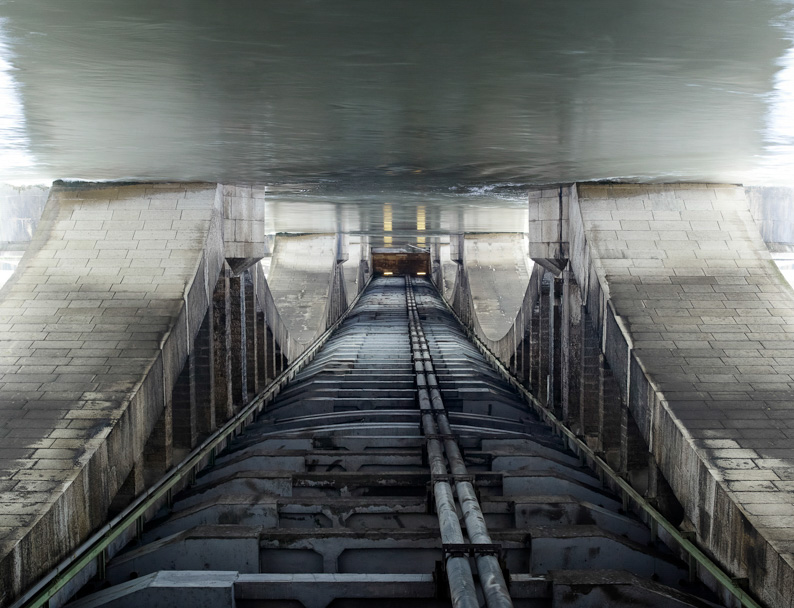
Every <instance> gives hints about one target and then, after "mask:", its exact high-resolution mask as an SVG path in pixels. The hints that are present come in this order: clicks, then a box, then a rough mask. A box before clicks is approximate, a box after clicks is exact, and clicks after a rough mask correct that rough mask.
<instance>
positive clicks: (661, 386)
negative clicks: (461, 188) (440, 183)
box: [0, 182, 794, 608]
mask: <svg viewBox="0 0 794 608" xmlns="http://www.w3.org/2000/svg"><path fill="white" fill-rule="evenodd" d="M45 195H46V196H41V197H39V196H38V195H37V197H36V201H35V203H36V206H38V208H39V209H40V216H39V217H36V218H34V220H32V222H33V223H35V222H38V226H37V227H34V228H35V229H31V230H30V233H32V237H31V238H30V240H29V241H27V242H21V241H20V242H19V244H18V245H16V246H17V247H18V248H19V250H20V251H21V252H22V254H21V258H17V259H18V260H19V261H18V263H17V265H16V266H15V268H14V269H13V270H12V272H11V277H10V279H9V280H8V282H7V283H6V284H5V285H4V286H3V287H2V291H0V318H1V319H2V321H3V323H2V324H0V338H2V342H1V344H2V349H3V350H2V353H3V354H2V357H3V358H2V365H3V367H2V371H3V376H2V382H0V404H2V405H3V407H2V408H0V421H1V422H2V425H3V426H2V433H3V437H2V439H3V446H4V447H3V448H2V452H0V456H2V457H3V466H4V467H5V468H4V469H2V471H3V475H4V479H3V480H2V483H0V505H2V509H3V513H2V514H1V515H0V522H2V524H3V525H2V526H0V539H1V540H2V545H0V548H2V553H0V582H1V584H0V591H1V592H2V593H0V601H2V604H3V606H13V607H14V608H23V607H25V608H27V607H38V606H42V605H44V604H48V605H49V606H50V607H52V608H55V607H59V606H64V605H68V606H75V607H89V606H91V607H93V606H117V607H126V606H134V605H135V606H137V605H139V604H143V605H153V606H157V605H167V606H196V605H198V606H201V605H213V606H216V605H220V606H289V607H298V608H300V607H301V606H303V607H306V608H322V607H326V606H368V605H371V604H372V603H374V602H378V604H379V605H380V604H384V605H386V606H418V605H423V606H425V605H428V606H454V607H474V606H488V607H489V608H493V607H496V606H498V607H503V606H505V607H506V606H511V605H512V606H547V607H559V606H572V607H580V606H581V607H589V606H602V605H610V606H637V605H644V606H729V607H733V606H740V605H742V606H749V607H755V606H761V605H768V606H788V605H789V604H790V603H791V599H792V597H794V596H792V595H791V594H789V593H788V591H787V589H789V588H790V585H789V581H790V573H789V570H788V569H787V568H786V567H785V566H786V564H787V563H788V561H787V560H788V556H789V553H788V549H789V548H790V543H788V542H787V541H786V538H787V537H786V534H787V533H788V531H789V529H790V526H789V525H788V523H789V522H788V520H787V518H786V516H785V515H780V514H778V515H770V514H774V513H784V512H785V505H786V504H788V503H787V501H789V500H790V493H791V490H790V487H789V485H788V482H787V481H786V480H787V479H788V477H787V475H790V470H789V468H788V465H787V463H786V461H785V460H784V459H782V457H781V454H783V452H781V451H780V449H778V448H776V447H775V446H776V444H775V442H776V441H777V442H778V444H777V445H782V444H784V443H785V433H786V430H785V429H787V427H786V424H788V423H789V422H790V421H788V419H787V418H786V415H787V414H788V412H789V411H790V408H788V407H787V404H788V403H789V396H790V391H789V386H788V384H785V383H782V382H780V381H779V380H778V378H788V377H790V374H792V373H794V369H792V365H793V364H792V362H791V359H790V358H788V357H786V356H785V354H786V344H787V343H786V341H785V339H784V338H785V337H786V332H785V331H781V330H785V329H786V328H787V327H789V326H794V318H791V310H794V307H790V306H788V304H789V303H791V302H792V301H794V298H792V293H791V287H790V286H789V285H788V284H787V282H786V281H785V279H784V278H783V275H782V274H781V272H780V271H779V270H778V266H777V265H776V264H775V261H774V259H773V257H772V253H771V252H772V251H774V250H775V249H776V248H777V249H783V248H784V245H785V243H784V242H783V241H781V239H785V238H787V237H786V234H785V231H784V230H781V229H779V228H780V227H781V226H783V225H784V221H785V217H786V209H788V208H789V207H790V204H789V200H790V199H788V198H785V197H783V198H781V197H780V192H778V191H769V190H766V189H754V188H745V187H741V186H733V185H708V186H707V185H691V184H663V185H630V184H623V185H618V184H570V185H565V186H558V187H554V188H533V189H529V191H528V192H524V193H523V195H522V196H525V197H526V198H525V199H524V200H523V201H522V202H521V204H520V205H518V204H516V205H515V207H514V208H513V209H512V210H511V209H506V210H503V211H502V212H501V213H500V217H502V218H503V219H502V220H501V222H502V223H500V224H497V223H494V219H493V218H492V217H490V216H489V217H487V218H486V220H487V221H483V219H482V218H483V216H478V215H477V214H478V213H479V211H477V210H475V211H465V209H466V208H465V207H463V206H461V209H459V210H458V211H460V214H464V211H465V213H472V214H474V215H473V218H474V219H471V220H470V221H469V224H468V225H469V227H479V228H481V230H472V231H465V232H463V231H461V232H445V231H446V230H447V229H448V227H449V226H452V227H454V221H452V220H454V219H455V218H454V216H450V213H449V211H448V210H446V207H444V205H447V204H448V201H447V200H446V199H443V205H439V206H436V207H434V206H433V205H431V204H430V203H431V202H432V199H431V198H429V197H425V198H424V199H418V200H417V199H412V202H410V201H403V202H402V203H401V206H400V207H399V208H398V209H399V211H400V213H399V214H395V209H393V208H392V207H391V206H390V205H391V203H383V204H382V205H381V204H380V203H378V207H375V209H377V210H378V211H379V213H378V214H377V215H375V214H374V212H372V209H370V210H369V211H367V210H366V209H364V210H362V211H361V213H362V217H364V216H365V214H364V211H367V212H368V213H370V215H369V216H368V219H366V218H365V219H366V222H364V221H363V220H362V221H360V222H358V223H357V224H355V226H356V228H355V229H351V228H345V227H344V226H343V223H344V222H343V220H344V221H351V220H350V218H347V219H345V217H344V210H343V209H341V208H340V207H338V206H337V207H331V213H328V214H327V218H328V220H329V222H328V223H329V224H331V225H337V226H339V227H340V228H344V229H343V230H340V231H338V232H333V231H317V232H314V233H305V232H296V231H291V230H289V229H283V228H285V226H283V225H281V226H279V225H268V224H267V222H266V217H268V216H267V214H268V213H272V214H273V215H274V216H276V218H277V217H278V214H277V213H276V212H277V211H278V198H279V193H278V192H273V193H270V194H267V189H266V188H265V187H258V186H239V185H224V184H213V183H203V182H202V183H174V182H166V183H154V182H145V183H134V184H116V183H89V182H69V183H67V182H56V183H54V184H53V185H52V187H51V188H49V189H48V190H47V192H46V193H45ZM268 197H270V198H269V199H268ZM42 198H46V201H44V202H42V200H41V199H42ZM268 200H270V202H269V203H268ZM291 204H294V203H291ZM411 205H413V206H411ZM42 207H43V209H42ZM640 207H642V211H634V212H632V213H634V214H635V215H636V214H640V215H641V214H646V215H647V214H650V217H653V214H658V217H666V218H670V217H673V216H674V215H677V217H679V218H682V219H679V220H672V219H665V220H662V219H660V220H643V221H644V222H645V223H646V224H648V226H649V230H648V231H647V234H645V233H642V231H640V230H637V228H638V224H636V223H635V222H637V221H639V222H640V223H642V221H640V220H631V221H629V220H626V221H625V222H626V223H625V227H624V228H625V229H624V228H623V227H622V226H623V223H622V222H624V220H617V219H614V220H605V219H604V217H606V216H608V215H609V216H612V217H620V216H621V215H623V214H625V213H629V211H625V209H639V208H640ZM704 207H708V209H707V210H705V211H704ZM317 209H322V208H321V207H319V206H318V207H316V208H315V210H317ZM268 210H269V211H268ZM704 213H708V214H710V215H711V216H713V217H718V218H720V219H719V221H720V222H721V224H720V225H722V226H723V228H724V229H723V230H703V227H704V225H703V224H701V223H700V222H704V221H706V220H696V219H691V218H696V217H703V214H704ZM445 214H446V215H445ZM612 214H614V216H613V215H612ZM31 215H35V214H34V213H32V212H31ZM286 215H287V217H289V214H286ZM478 217H479V218H480V219H479V220H478ZM135 218H137V219H135ZM505 218H506V219H505ZM683 218H688V219H683ZM302 221H305V218H304V219H302ZM147 222H152V223H150V224H148V225H147ZM478 222H479V223H478ZM649 222H653V223H649ZM165 223H167V224H168V225H169V226H170V228H169V229H167V230H166V229H165V228H157V226H161V227H162V226H164V225H165ZM351 223H352V222H351ZM134 226H142V227H143V228H142V229H140V230H138V231H137V232H135V231H134V232H132V233H130V228H131V227H134ZM362 226H363V227H364V228H366V230H361V227H362ZM516 226H520V227H521V231H519V232H516V231H514V230H515V227H516ZM651 226H653V229H650V227H651ZM605 227H610V228H611V229H610V231H609V232H610V235H609V238H608V239H607V238H605V237H604V231H605ZM279 228H281V229H279ZM286 228H289V227H288V226H286ZM667 229H669V230H667ZM612 232H614V235H612V234H611V233H612ZM638 232H640V233H642V234H644V236H645V237H647V238H646V239H644V240H643V239H638V238H637V236H638V235H637V233H638ZM123 236H127V237H130V236H131V237H132V238H127V239H126V240H125V239H124V238H122V237H123ZM682 236H687V237H688V239H689V240H688V241H687V242H690V243H696V244H697V247H696V248H695V247H689V248H686V247H685V246H684V244H683V243H684V242H685V241H683V239H682ZM616 239H617V240H616ZM621 239H623V240H621ZM696 239H697V240H696ZM774 239H777V241H775V240H774ZM629 241H631V242H639V243H641V244H642V247H640V248H637V249H634V248H633V247H632V248H631V251H633V252H634V253H633V257H632V258H627V257H626V254H625V251H628V249H625V250H624V249H616V248H615V247H614V243H616V242H629ZM775 243H777V244H775ZM728 245H730V247H728ZM706 251H708V254H705V253H703V252H706ZM716 251H719V252H721V253H714V252H716ZM781 268H784V266H781ZM742 332H744V333H742ZM34 338H35V339H34ZM762 341H763V348H761V346H762ZM749 346H753V347H754V348H755V349H760V350H756V352H755V354H753V353H749V351H748V348H749ZM748 353H749V354H748ZM759 357H764V358H765V359H766V360H767V361H768V365H766V366H764V367H763V370H762V369H761V368H760V367H759V365H758V358H759ZM761 371H764V372H765V373H763V374H761ZM718 372H719V373H718ZM731 378H733V381H731ZM739 380H741V382H739ZM754 387H757V388H754ZM695 397H698V399H697V400H696V399H695ZM754 400H755V401H754ZM756 401H757V405H758V407H756V408H755V409H753V408H751V407H750V406H749V405H748V404H752V403H754V402H756ZM731 404H733V405H731ZM717 408H719V409H717ZM761 408H763V409H761ZM777 437H782V438H781V439H776V438H777ZM770 445H771V446H773V447H772V448H768V447H764V446H770ZM781 449H782V448H781ZM756 598H762V600H763V603H761V602H759V600H758V599H756Z"/></svg>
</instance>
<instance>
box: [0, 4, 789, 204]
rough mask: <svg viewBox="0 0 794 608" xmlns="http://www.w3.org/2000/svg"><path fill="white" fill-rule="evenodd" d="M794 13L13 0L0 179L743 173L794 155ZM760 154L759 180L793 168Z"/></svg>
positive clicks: (515, 178) (358, 179) (407, 180)
mask: <svg viewBox="0 0 794 608" xmlns="http://www.w3.org/2000/svg"><path fill="white" fill-rule="evenodd" d="M789 9H790V4H788V3H785V2H778V1H776V0H758V1H755V2H746V1H743V0H741V1H726V0H699V1H698V2H689V1H687V0H673V1H668V2H658V1H657V0H635V1H633V2H630V3H627V2H622V1H618V0H607V1H604V2H591V1H590V0H538V1H536V2H496V3H485V2H481V1H479V0H478V1H476V2H475V1H474V0H463V1H459V2H454V3H453V2H445V1H439V2H432V3H428V2H420V1H419V0H406V1H404V2H381V1H372V0H338V1H335V2H316V1H314V0H292V1H290V2H257V3H242V2H235V3H232V4H229V3H219V2H215V1H211V0H190V1H188V0H174V1H172V2H155V1H154V0H141V1H139V2H127V1H126V0H62V1H59V2H51V1H49V0H25V1H24V2H6V3H3V4H2V11H3V14H4V15H5V16H6V17H7V20H6V22H5V24H4V25H3V27H4V28H5V29H6V31H7V32H8V37H7V41H6V44H7V48H6V47H0V55H2V57H3V58H4V59H5V60H6V61H8V60H9V59H8V53H13V54H14V58H13V65H14V66H15V67H16V68H18V71H16V72H14V74H15V77H16V78H17V80H18V84H19V86H18V87H17V90H18V92H19V94H20V95H21V103H22V107H23V108H24V120H25V121H26V125H25V124H24V123H23V117H22V116H21V115H20V114H19V113H17V114H16V116H17V118H16V119H14V124H13V125H12V126H10V127H9V126H8V125H7V124H5V123H3V124H0V150H2V154H10V153H15V152H14V151H17V152H19V151H20V150H22V151H23V153H24V154H25V155H28V156H26V157H23V158H35V163H34V164H33V165H32V166H27V167H26V166H24V164H23V165H20V164H19V163H17V164H16V165H14V164H13V163H12V164H8V163H0V182H2V181H8V180H11V179H14V180H17V179H21V178H22V177H32V176H35V175H37V174H40V173H41V172H42V171H46V172H48V173H49V174H50V175H51V176H52V177H83V178H89V179H119V178H125V177H136V178H142V179H161V178H162V179H205V180H208V181H226V182H245V181H257V182H270V183H273V182H282V181H285V180H290V179H295V178H297V179H302V180H308V179H313V178H314V179H327V180H332V181H334V182H348V183H355V184H360V183H377V184H387V185H390V184H392V183H393V182H394V183H397V184H398V185H399V186H401V187H404V186H406V185H412V186H413V185H417V184H421V185H423V186H427V187H430V188H435V189H437V190H438V191H443V190H444V189H445V188H447V187H449V186H450V185H453V184H468V185H471V184H482V183H494V182H518V183H527V182H532V183H538V182H550V181H571V180H585V179H596V178H612V177H621V178H626V179H639V180H670V179H684V180H714V181H746V178H748V176H752V175H754V174H757V171H758V169H759V167H770V165H769V163H768V162H767V161H768V159H769V158H773V157H774V158H784V157H783V156H781V154H786V153H790V151H791V150H792V147H793V146H794V144H792V142H791V139H790V137H789V138H788V139H785V137H787V136H785V127H778V126H777V125H778V123H776V122H775V121H774V120H773V121H772V122H770V123H769V128H768V129H766V130H765V125H766V123H765V120H766V113H767V109H768V106H767V101H768V98H767V96H768V94H769V93H770V91H772V90H776V91H778V92H779V93H780V100H778V101H774V102H773V107H781V108H782V107H783V106H784V104H785V100H786V99H788V100H789V103H790V99H791V96H792V94H791V91H790V90H788V89H784V88H781V87H780V86H778V89H774V86H775V85H774V83H775V82H777V83H778V85H779V84H780V82H781V80H780V78H781V77H780V76H779V75H778V80H777V81H775V80H774V79H775V74H776V72H777V71H778V69H779V67H778V66H777V65H776V61H777V60H778V59H779V58H781V57H786V56H787V55H786V53H787V50H788V48H789V47H790V46H791V45H790V44H789V43H788V42H787V40H786V37H787V34H786V32H785V31H784V30H783V29H781V28H779V27H777V26H776V25H774V23H776V22H777V21H779V19H780V18H781V16H782V15H784V14H785V13H786V11H787V10H789ZM787 65H790V63H789V64H787ZM776 94H777V93H776ZM5 107H6V106H5V104H4V108H5ZM783 111H785V110H783ZM20 129H26V133H27V134H28V140H27V141H23V140H20V139H18V138H17V136H18V135H19V133H21V132H22V131H20ZM781 129H783V131H781ZM781 135H784V139H783V140H778V139H776V138H778V137H779V136H781ZM20 141H22V142H23V143H22V144H20ZM20 145H22V148H20V147H19V146H20ZM785 162H788V161H785ZM765 163H766V164H765ZM771 167H772V168H770V169H769V171H768V172H767V174H766V175H767V179H768V180H769V181H773V182H774V181H777V182H782V181H788V180H790V179H792V177H791V176H790V173H792V172H791V171H789V170H787V167H785V166H784V164H782V163H778V164H774V163H773V165H772V166H771ZM754 172H755V173H754Z"/></svg>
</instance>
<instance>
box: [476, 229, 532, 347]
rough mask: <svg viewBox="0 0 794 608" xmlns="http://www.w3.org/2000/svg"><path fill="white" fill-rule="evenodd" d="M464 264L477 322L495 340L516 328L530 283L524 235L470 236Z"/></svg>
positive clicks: (529, 265) (529, 263)
mask: <svg viewBox="0 0 794 608" xmlns="http://www.w3.org/2000/svg"><path fill="white" fill-rule="evenodd" d="M464 265H465V269H466V274H467V277H468V283H469V289H470V291H471V297H472V301H473V303H474V310H475V313H476V315H477V321H478V322H479V325H480V327H481V328H482V331H483V333H484V334H485V336H486V337H487V338H489V339H491V340H498V339H499V338H501V337H503V336H504V335H505V334H506V333H507V331H508V330H509V329H510V328H511V327H512V325H513V322H514V321H515V318H516V314H517V313H518V310H519V308H520V307H521V303H522V301H523V299H524V294H525V293H526V290H527V285H528V284H529V274H530V270H531V265H532V264H531V262H529V260H528V259H527V251H526V242H525V240H524V237H523V235H522V234H477V235H466V238H465V253H464Z"/></svg>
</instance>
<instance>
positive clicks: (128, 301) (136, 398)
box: [0, 184, 344, 605]
mask: <svg viewBox="0 0 794 608" xmlns="http://www.w3.org/2000/svg"><path fill="white" fill-rule="evenodd" d="M263 196H264V190H261V191H259V192H255V191H254V189H252V188H250V187H242V188H241V187H233V186H232V187H230V186H216V185H215V184H139V185H129V186H117V185H107V184H105V185H97V184H72V185H64V184H56V185H55V186H54V187H53V189H52V192H51V195H50V199H49V201H48V203H47V207H46V209H45V212H44V215H43V217H42V221H41V224H40V227H39V229H38V231H37V232H36V234H35V236H34V239H33V241H32V243H31V245H30V247H29V249H28V251H27V253H26V255H25V257H24V258H23V260H22V262H21V264H20V268H19V270H18V271H17V273H16V274H15V275H14V277H13V278H12V280H11V281H10V282H9V284H7V285H6V286H5V287H4V288H3V290H2V292H0V366H1V368H0V438H2V448H0V475H2V477H0V583H1V584H0V590H2V594H0V605H7V604H9V603H10V602H11V601H13V599H14V598H16V597H18V596H19V595H20V594H21V593H22V592H23V591H24V590H25V589H27V588H28V587H30V586H31V585H32V584H33V583H34V582H35V581H36V580H37V579H38V578H39V577H41V576H42V575H43V574H44V573H45V572H47V571H48V570H49V569H50V568H52V567H53V566H54V565H55V564H56V563H58V562H59V561H60V560H61V559H63V558H64V557H65V556H66V555H67V554H68V553H69V552H70V551H72V550H73V549H74V548H75V547H76V546H77V545H78V544H79V543H80V542H81V541H82V540H84V539H85V538H86V537H87V536H88V535H89V534H90V533H91V532H92V531H93V530H95V529H96V528H98V527H99V526H100V525H102V524H103V523H104V522H105V521H106V520H107V518H108V515H109V514H110V513H115V512H117V511H118V510H119V509H121V508H123V507H124V506H125V505H126V504H128V503H129V501H130V500H132V498H133V497H134V496H136V495H138V494H140V493H141V492H142V491H143V490H144V489H145V488H146V487H147V486H148V485H150V484H151V483H153V482H154V481H155V480H156V479H157V478H159V476H160V475H162V474H163V473H164V472H165V471H166V470H168V469H169V468H170V467H171V466H172V465H173V464H174V463H175V462H176V461H177V460H178V459H179V458H180V457H181V455H183V454H185V453H187V451H189V450H190V449H191V448H193V447H195V446H196V445H197V444H198V442H199V441H200V440H201V439H203V438H204V437H206V436H207V435H208V434H209V433H211V432H212V431H213V430H214V429H215V428H217V427H218V426H220V425H221V424H223V422H225V421H226V420H227V419H228V418H229V417H230V416H232V415H233V414H234V413H235V412H236V411H237V409H238V408H239V407H240V405H241V404H242V403H244V402H245V401H246V400H247V399H248V398H250V397H251V396H252V395H253V394H255V393H256V392H258V391H259V390H262V389H263V388H264V387H265V386H266V385H267V384H268V383H269V382H271V381H272V380H273V379H274V378H275V377H276V376H277V375H278V374H279V373H280V372H281V371H282V370H283V369H284V368H285V366H286V365H287V363H288V359H289V360H291V359H293V358H294V357H297V356H298V355H299V354H300V353H302V352H303V350H305V348H306V347H307V345H308V344H309V343H310V342H311V341H312V339H313V337H315V336H316V335H319V333H322V331H323V330H324V329H325V328H326V327H327V324H328V320H329V319H331V320H335V318H336V316H338V315H339V314H341V311H342V310H344V305H343V301H344V290H341V295H340V288H339V283H340V282H341V270H340V269H339V268H338V265H337V264H336V256H335V255H332V256H331V257H330V258H329V257H323V261H322V265H323V269H320V268H319V266H318V268H317V272H315V273H308V274H306V276H304V279H305V280H306V281H307V282H309V283H310V285H311V287H310V288H308V287H306V286H305V285H304V287H303V289H304V291H303V292H302V293H305V291H306V290H314V291H313V292H312V293H313V295H315V296H316V297H317V299H316V300H311V301H312V303H313V306H312V307H311V308H310V309H309V310H308V311H306V310H303V309H301V308H300V307H295V309H292V308H290V307H289V306H287V305H286V302H287V301H288V300H289V294H287V293H286V292H285V291H278V289H277V290H276V291H275V294H276V295H274V294H273V293H272V292H271V290H270V287H269V285H268V283H267V281H266V280H265V277H264V274H263V273H262V269H261V267H260V265H259V264H258V263H256V262H257V259H258V256H257V252H258V244H259V242H260V241H261V240H262V239H264V234H262V235H259V234H253V233H255V232H257V230H256V227H257V225H258V222H261V220H258V219H257V218H256V217H254V216H255V215H256V214H257V213H260V211H257V209H258V208H259V206H260V205H262V203H263V201H262V200H258V199H260V198H261V197H263ZM263 208H264V207H263V206H262V207H261V209H262V210H263ZM252 214H253V216H252ZM249 216H251V217H249ZM226 233H228V234H226ZM249 233H250V234H249ZM224 237H227V238H224ZM284 249H286V250H289V251H293V248H292V247H291V246H287V247H285V248H284ZM262 252H264V249H263V248H262ZM315 253H317V252H315ZM332 253H333V252H332ZM259 257H261V254H259ZM316 257H317V258H320V257H321V256H319V255H317V256H316ZM303 259H305V256H304V257H303ZM315 259H316V258H311V260H312V261H315ZM332 261H333V263H332ZM278 265H280V266H281V267H282V268H284V266H285V264H277V266H278ZM278 274H279V273H278V271H277V272H276V276H277V277H278ZM276 283H279V281H276ZM297 288H298V286H297V284H296V283H295V282H294V281H291V282H290V283H289V285H288V287H287V289H297ZM282 289H284V288H283V287H282ZM315 292H316V293H315ZM322 297H325V298H326V301H320V300H321V298H322ZM333 297H336V299H338V300H339V303H335V301H334V302H331V303H329V302H328V300H329V299H331V298H333ZM279 307H281V309H280V308H279ZM304 326H305V328H304Z"/></svg>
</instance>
